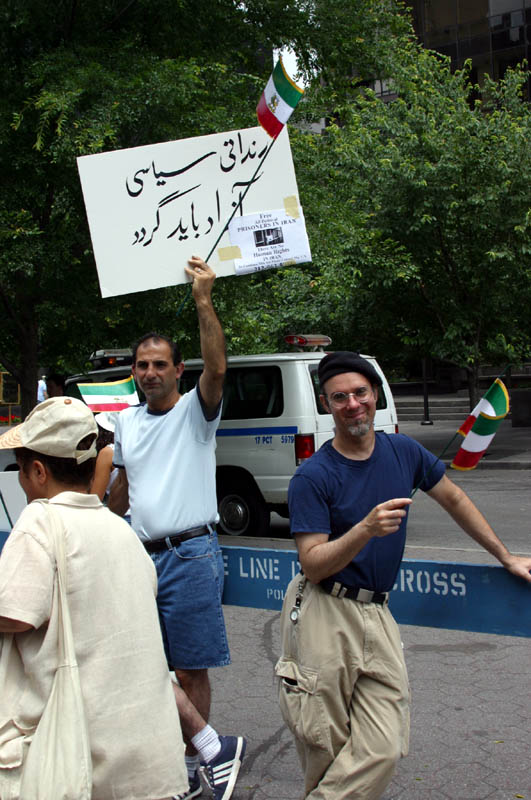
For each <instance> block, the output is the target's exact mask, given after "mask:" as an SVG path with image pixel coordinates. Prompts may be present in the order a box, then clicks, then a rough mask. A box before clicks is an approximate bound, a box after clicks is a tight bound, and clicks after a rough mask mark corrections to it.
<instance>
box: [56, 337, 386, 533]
mask: <svg viewBox="0 0 531 800" xmlns="http://www.w3.org/2000/svg"><path fill="white" fill-rule="evenodd" d="M286 343H287V344H290V345H294V346H295V347H297V348H299V349H298V350H297V351H296V352H289V353H271V354H260V355H245V356H229V358H228V369H227V377H226V380H225V387H224V392H223V411H222V416H221V422H220V425H219V429H218V432H217V450H216V460H217V473H216V478H217V492H218V510H219V516H220V521H219V524H218V529H219V531H220V532H221V533H225V534H231V535H233V536H240V535H254V536H264V535H267V534H268V533H269V521H270V514H271V512H272V511H275V512H277V513H278V514H280V515H281V516H283V517H287V516H288V506H287V496H288V485H289V481H290V479H291V477H292V475H293V473H294V472H295V470H296V468H297V466H298V464H300V463H302V461H304V460H305V459H307V458H309V457H310V456H311V455H312V453H314V452H315V451H316V450H317V449H319V447H320V446H321V445H322V444H323V443H324V442H325V441H327V440H328V439H330V438H331V437H332V436H333V419H332V415H331V414H329V413H328V412H327V411H326V410H325V409H324V408H323V406H322V405H321V403H320V401H319V381H318V377H317V367H318V365H319V361H320V360H321V358H323V356H324V355H326V352H325V351H324V349H317V348H324V347H327V346H328V345H329V344H330V343H331V340H330V339H329V338H328V337H321V336H316V335H312V336H309V335H292V336H288V337H286ZM303 348H312V349H311V350H309V351H308V350H304V349H303ZM364 358H366V359H367V360H368V361H370V362H371V364H372V365H373V366H374V368H375V369H376V371H377V372H378V374H379V375H380V376H381V378H382V387H381V389H380V390H379V392H378V405H377V410H376V416H375V420H374V424H375V429H376V430H378V431H385V432H386V433H397V432H398V424H397V415H396V409H395V404H394V401H393V396H392V394H391V390H390V388H389V384H388V382H387V380H386V378H385V375H384V374H383V372H382V370H381V368H380V366H379V365H378V363H377V361H376V360H375V359H374V358H373V357H372V356H367V355H365V356H364ZM118 359H119V361H118ZM91 361H92V363H93V365H94V366H95V367H96V369H94V370H92V371H90V372H88V373H86V374H84V375H75V376H72V377H70V378H68V379H67V381H66V385H67V389H66V391H67V394H77V389H76V386H75V384H76V383H77V382H89V381H93V382H96V383H101V382H103V381H113V380H119V379H120V378H125V377H128V376H129V374H130V372H131V351H130V350H116V351H109V350H106V351H97V352H96V353H94V354H93V355H92V357H91ZM201 370H202V361H201V360H200V359H192V360H189V361H185V370H184V372H183V375H182V377H181V382H180V387H179V388H180V391H181V392H187V391H190V389H192V388H193V387H194V386H195V384H196V383H197V380H198V379H199V376H200V374H201ZM78 396H79V395H78Z"/></svg>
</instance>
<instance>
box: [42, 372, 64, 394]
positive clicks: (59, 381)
mask: <svg viewBox="0 0 531 800" xmlns="http://www.w3.org/2000/svg"><path fill="white" fill-rule="evenodd" d="M48 381H53V382H54V383H55V385H56V386H60V387H61V389H63V390H64V388H65V376H64V375H59V373H58V372H51V373H50V374H49V375H48V376H47V378H46V383H48Z"/></svg>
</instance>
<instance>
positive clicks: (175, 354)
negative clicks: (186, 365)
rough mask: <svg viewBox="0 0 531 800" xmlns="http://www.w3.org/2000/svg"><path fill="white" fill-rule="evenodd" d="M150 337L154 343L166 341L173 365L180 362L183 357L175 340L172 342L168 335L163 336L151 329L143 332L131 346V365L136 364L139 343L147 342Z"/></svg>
mask: <svg viewBox="0 0 531 800" xmlns="http://www.w3.org/2000/svg"><path fill="white" fill-rule="evenodd" d="M150 339H153V341H154V342H155V343H156V344H158V343H159V342H166V343H167V344H168V345H169V347H170V350H171V357H172V361H173V363H174V364H175V366H177V364H180V363H181V361H182V360H183V358H182V355H181V351H180V349H179V346H178V344H177V342H174V341H173V340H172V339H170V338H169V337H168V336H164V334H163V333H156V332H155V331H151V332H150V333H145V334H144V335H143V336H141V337H140V339H138V341H136V342H135V343H134V345H133V348H132V349H133V366H134V365H135V364H136V351H137V350H138V348H139V347H140V345H141V344H144V342H148V341H149V340H150Z"/></svg>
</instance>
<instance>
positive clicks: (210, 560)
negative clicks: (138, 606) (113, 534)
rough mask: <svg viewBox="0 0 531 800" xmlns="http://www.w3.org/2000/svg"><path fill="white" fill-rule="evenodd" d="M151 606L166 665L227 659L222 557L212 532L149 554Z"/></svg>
mask: <svg viewBox="0 0 531 800" xmlns="http://www.w3.org/2000/svg"><path fill="white" fill-rule="evenodd" d="M151 558H152V559H153V563H154V564H155V567H156V570H157V577H158V593H157V606H158V609H159V619H160V626H161V629H162V639H163V642H164V650H165V652H166V659H167V661H168V666H169V668H170V669H209V668H210V667H223V666H226V665H227V664H230V653H229V646H228V643H227V633H226V630H225V620H224V618H223V610H222V607H221V595H222V593H223V575H224V569H223V558H222V556H221V550H220V548H219V544H218V537H217V535H216V532H215V531H213V532H212V533H210V534H208V535H205V536H197V537H196V538H195V539H188V540H187V541H185V542H182V543H181V544H180V545H178V546H177V547H172V548H171V549H170V550H162V551H161V552H157V553H152V554H151Z"/></svg>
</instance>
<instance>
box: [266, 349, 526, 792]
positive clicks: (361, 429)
mask: <svg viewBox="0 0 531 800" xmlns="http://www.w3.org/2000/svg"><path fill="white" fill-rule="evenodd" d="M318 374H319V382H320V387H321V402H322V404H323V405H324V407H325V408H326V409H327V410H329V412H330V413H331V414H332V416H333V418H334V422H335V436H334V438H333V439H331V440H329V441H328V442H325V444H324V445H323V446H322V447H321V448H320V450H318V452H317V453H315V454H314V455H313V456H312V457H311V458H310V459H308V460H307V461H306V462H304V463H303V464H302V465H301V466H300V467H299V468H298V470H297V472H296V473H295V475H294V477H293V478H292V481H291V483H290V488H289V496H288V502H289V511H290V524H291V532H292V535H293V536H294V537H295V540H296V543H297V548H298V552H299V561H300V564H301V572H302V574H299V575H297V576H295V578H294V579H293V580H292V581H291V583H290V584H289V586H288V589H287V591H286V596H285V599H284V605H283V610H282V617H281V634H282V655H281V658H280V659H279V661H278V663H277V665H276V674H277V676H278V678H279V701H280V707H281V711H282V714H283V717H284V719H285V721H286V723H287V725H288V726H289V727H290V729H291V730H292V731H293V732H294V736H295V743H296V745H297V750H298V753H299V757H300V760H301V763H302V767H303V770H304V775H305V797H307V798H311V799H312V800H378V798H380V797H381V796H382V794H383V792H384V791H385V789H386V787H387V786H388V784H389V782H390V781H391V778H392V776H393V772H394V769H395V765H396V762H397V760H398V759H399V758H400V757H401V756H403V755H406V754H407V751H408V740H409V684H408V677H407V670H406V665H405V662H404V656H403V652H402V645H401V640H400V633H399V631H398V627H397V625H396V622H395V621H394V619H393V617H392V615H391V613H390V611H389V607H388V593H389V591H390V590H391V589H392V588H393V585H394V583H395V579H396V575H397V573H398V569H399V566H400V562H401V559H402V555H403V552H404V546H405V540H406V523H407V514H408V509H409V506H410V504H411V502H412V501H411V499H410V496H411V493H412V490H413V489H414V488H415V487H419V488H421V489H422V490H423V491H425V492H428V494H429V495H430V496H431V497H433V498H434V499H435V500H436V501H437V502H438V503H440V505H441V506H442V507H443V508H444V509H445V510H446V511H447V512H448V513H449V514H450V515H451V516H452V517H453V519H454V520H455V521H456V522H457V523H458V524H459V525H460V527H461V528H462V529H463V530H464V531H465V533H467V534H468V535H469V536H471V537H472V538H473V539H474V540H475V541H476V542H478V543H479V544H480V545H481V546H482V547H484V548H485V549H486V550H487V551H488V552H489V553H491V554H492V555H493V556H494V557H495V558H497V559H498V560H499V561H500V562H501V563H502V564H503V566H504V567H506V569H508V570H509V571H510V572H512V573H514V574H515V575H518V576H519V577H521V578H523V579H524V580H526V581H528V582H531V574H530V570H531V558H521V557H517V556H513V555H511V553H509V551H508V550H507V548H506V547H505V546H504V545H503V543H502V542H501V541H500V539H499V538H498V537H497V536H496V534H495V533H494V531H493V530H492V528H491V527H490V525H489V524H488V522H487V521H486V519H485V518H484V517H483V515H482V514H481V513H480V512H479V510H478V509H477V508H476V507H475V505H474V504H473V503H472V501H471V500H470V499H469V498H468V497H467V495H466V494H465V493H464V492H463V491H462V490H461V489H460V488H459V487H458V486H456V485H455V484H454V483H453V482H452V481H450V480H449V478H448V477H447V476H446V475H445V474H444V472H445V468H444V465H443V463H442V462H441V461H439V460H438V459H437V458H435V456H433V455H432V454H431V453H429V452H428V451H427V450H425V449H424V448H423V447H422V446H421V445H420V444H419V443H418V442H416V441H415V440H414V439H410V438H409V437H407V436H404V435H401V434H390V435H389V434H385V433H375V431H374V416H375V413H376V404H377V400H378V388H379V387H380V386H381V384H382V381H381V377H380V375H379V374H378V372H377V371H376V370H375V368H374V367H373V366H372V364H371V363H370V362H369V361H367V359H365V358H363V357H362V356H360V355H359V353H352V352H348V351H342V352H336V353H330V354H329V355H326V356H325V357H324V358H323V359H322V360H321V362H320V364H319V371H318Z"/></svg>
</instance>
